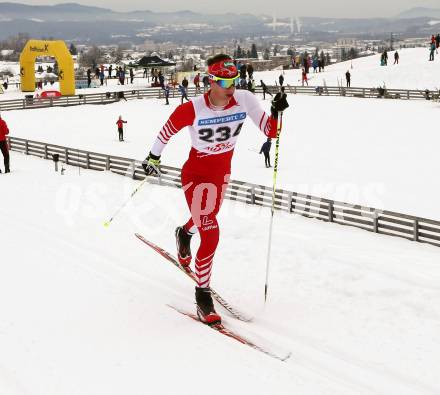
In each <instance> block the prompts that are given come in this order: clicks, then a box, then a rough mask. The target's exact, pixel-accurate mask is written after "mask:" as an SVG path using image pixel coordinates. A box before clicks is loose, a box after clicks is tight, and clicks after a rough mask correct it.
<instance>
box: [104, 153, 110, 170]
mask: <svg viewBox="0 0 440 395" xmlns="http://www.w3.org/2000/svg"><path fill="white" fill-rule="evenodd" d="M105 170H110V156H109V155H107V157H106V158H105Z"/></svg>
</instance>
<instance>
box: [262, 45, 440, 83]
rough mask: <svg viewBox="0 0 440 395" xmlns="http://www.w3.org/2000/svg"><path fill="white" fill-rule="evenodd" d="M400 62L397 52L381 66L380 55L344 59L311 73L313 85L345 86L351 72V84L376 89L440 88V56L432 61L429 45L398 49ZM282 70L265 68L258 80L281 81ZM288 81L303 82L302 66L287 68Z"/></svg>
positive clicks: (391, 54)
mask: <svg viewBox="0 0 440 395" xmlns="http://www.w3.org/2000/svg"><path fill="white" fill-rule="evenodd" d="M398 52H399V54H400V61H399V64H398V65H393V63H394V52H389V53H388V59H389V60H388V66H380V55H373V56H369V57H365V58H359V59H355V60H353V61H352V62H351V61H348V62H341V63H337V64H334V65H332V66H329V67H326V68H325V71H324V72H323V73H316V74H314V73H313V69H311V73H310V74H309V78H310V81H309V85H310V86H323V85H324V80H325V83H326V84H327V86H338V80H339V83H341V82H342V83H343V84H344V86H345V73H346V72H347V70H349V71H350V73H351V86H358V87H364V88H377V87H378V86H383V85H384V84H385V85H386V87H387V88H395V89H419V90H425V89H430V90H433V89H436V90H438V89H439V88H440V73H439V71H440V57H439V56H438V55H437V56H436V58H435V60H434V62H429V61H428V59H429V50H428V49H427V48H410V49H402V50H399V51H398ZM279 75H280V71H279V70H278V71H264V72H258V73H255V80H256V82H257V83H258V84H259V82H260V79H263V81H264V82H265V83H266V84H267V85H275V81H276V82H277V83H278V76H279ZM284 78H285V84H289V85H300V84H301V69H295V70H286V71H285V72H284Z"/></svg>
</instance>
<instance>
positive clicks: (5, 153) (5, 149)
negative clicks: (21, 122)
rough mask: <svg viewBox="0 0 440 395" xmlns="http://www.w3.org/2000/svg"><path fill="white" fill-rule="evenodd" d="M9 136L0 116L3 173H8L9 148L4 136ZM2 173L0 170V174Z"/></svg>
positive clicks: (0, 147) (6, 126)
mask: <svg viewBox="0 0 440 395" xmlns="http://www.w3.org/2000/svg"><path fill="white" fill-rule="evenodd" d="M8 134H9V129H8V125H6V122H5V121H4V119H2V116H1V114H0V151H1V152H2V154H3V162H4V164H5V173H9V172H10V169H9V147H8V142H7V140H6V136H7V135H8ZM1 172H2V171H1V170H0V173H1Z"/></svg>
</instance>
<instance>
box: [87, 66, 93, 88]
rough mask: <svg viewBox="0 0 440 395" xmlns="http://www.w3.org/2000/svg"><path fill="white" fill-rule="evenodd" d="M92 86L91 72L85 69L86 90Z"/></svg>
mask: <svg viewBox="0 0 440 395" xmlns="http://www.w3.org/2000/svg"><path fill="white" fill-rule="evenodd" d="M91 85H92V70H90V69H87V88H90V86H91Z"/></svg>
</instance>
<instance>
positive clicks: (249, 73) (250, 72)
mask: <svg viewBox="0 0 440 395" xmlns="http://www.w3.org/2000/svg"><path fill="white" fill-rule="evenodd" d="M246 69H247V73H248V76H249V78H250V79H251V80H253V75H254V66H252V65H251V64H248V65H247V66H246Z"/></svg>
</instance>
